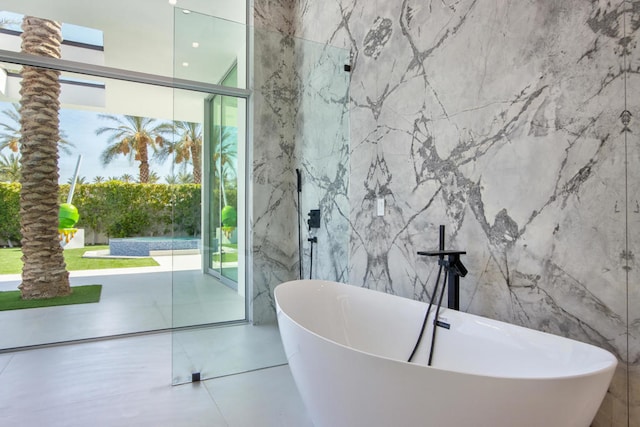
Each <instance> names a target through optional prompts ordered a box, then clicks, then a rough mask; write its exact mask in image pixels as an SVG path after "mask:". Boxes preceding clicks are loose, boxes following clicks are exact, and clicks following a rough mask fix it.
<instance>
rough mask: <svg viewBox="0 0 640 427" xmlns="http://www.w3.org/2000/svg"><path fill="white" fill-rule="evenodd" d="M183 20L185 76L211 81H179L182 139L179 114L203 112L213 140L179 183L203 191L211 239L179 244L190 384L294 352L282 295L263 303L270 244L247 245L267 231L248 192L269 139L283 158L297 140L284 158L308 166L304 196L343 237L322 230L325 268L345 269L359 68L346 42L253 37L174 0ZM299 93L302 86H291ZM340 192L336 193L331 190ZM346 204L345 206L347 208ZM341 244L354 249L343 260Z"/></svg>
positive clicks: (184, 356)
mask: <svg viewBox="0 0 640 427" xmlns="http://www.w3.org/2000/svg"><path fill="white" fill-rule="evenodd" d="M174 24H175V40H174V43H175V46H174V49H175V54H174V70H175V78H180V79H189V80H195V81H198V82H202V83H204V84H206V85H209V86H207V90H203V91H197V90H194V91H184V90H176V91H174V120H175V122H176V126H175V129H176V132H175V137H174V140H175V142H177V141H180V140H182V139H184V138H182V136H181V134H180V132H179V131H180V129H183V128H187V126H184V125H179V123H182V122H189V123H197V124H199V125H200V126H201V147H202V149H201V175H200V176H201V182H200V184H176V185H175V191H174V194H175V195H176V198H179V197H186V196H185V193H189V191H191V193H189V194H188V197H191V198H192V199H193V200H194V202H193V203H192V205H191V206H192V208H193V210H192V211H191V214H192V215H193V214H196V212H197V214H196V216H197V217H198V219H199V222H198V224H197V226H196V227H193V230H195V236H196V237H197V238H198V240H199V242H200V244H199V248H198V252H199V253H198V254H197V255H196V256H193V255H188V254H185V255H182V254H180V251H179V250H174V256H173V300H172V326H173V328H174V331H173V338H172V341H173V361H172V376H173V380H172V382H173V383H174V384H180V383H185V382H190V381H194V380H198V379H201V380H203V379H208V378H215V377H219V376H225V375H230V374H235V373H240V372H246V371H251V370H255V369H261V368H265V367H269V366H276V365H281V364H284V363H286V357H285V355H284V351H283V349H282V345H281V342H280V337H279V333H278V330H277V325H276V323H275V310H274V307H273V305H272V303H265V304H263V303H262V300H261V299H260V298H258V297H257V295H258V294H261V293H262V289H261V287H262V286H265V285H266V286H269V287H270V290H269V292H271V289H272V288H273V286H275V285H277V283H276V282H274V283H262V281H261V280H256V279H255V278H254V276H255V272H254V267H253V266H254V265H256V261H255V259H256V258H260V257H261V256H262V255H263V253H262V251H259V250H249V249H248V247H247V242H248V241H250V240H251V239H250V238H249V237H250V234H249V233H253V234H252V236H254V237H253V238H254V239H255V235H256V233H258V231H256V230H253V229H252V227H250V226H249V224H248V220H247V218H249V217H250V213H249V212H247V210H248V209H247V206H253V208H252V212H251V214H252V215H254V216H255V215H256V214H258V215H259V214H260V213H259V212H257V210H259V209H261V207H260V206H259V203H256V201H255V200H256V197H252V200H249V197H248V196H247V194H252V193H251V191H250V189H251V188H252V189H253V194H255V192H256V191H261V190H262V189H260V190H256V183H255V182H254V183H252V182H250V180H251V178H252V177H253V176H255V174H256V169H257V168H259V166H258V167H256V165H260V164H264V162H265V161H266V160H265V158H264V153H266V151H265V150H268V151H270V152H271V153H272V154H275V155H277V156H280V157H281V158H282V156H281V154H282V152H281V151H282V149H283V148H285V146H286V147H287V148H286V150H288V154H287V156H285V157H286V160H287V164H286V166H284V167H285V168H287V169H289V170H290V171H293V169H294V168H297V167H304V168H305V169H307V170H308V171H309V176H308V177H307V179H306V180H305V182H306V185H307V187H306V189H305V191H306V193H305V199H304V201H303V205H304V204H305V203H306V204H307V205H311V204H313V205H314V206H316V207H317V205H318V203H320V204H322V205H323V206H325V208H324V209H325V210H326V213H327V216H326V220H327V221H328V222H326V224H325V227H324V230H328V229H335V230H338V231H340V233H339V236H338V237H336V238H335V239H333V240H330V238H329V237H327V239H325V240H323V247H322V248H321V249H320V250H319V252H318V253H319V258H318V259H317V263H318V264H317V265H318V269H317V270H316V271H317V272H318V274H319V275H322V276H323V278H327V279H337V277H336V276H335V275H332V272H333V271H338V270H339V271H346V265H347V264H346V254H347V253H348V231H346V229H345V227H344V224H346V220H347V219H346V218H344V217H343V216H341V215H344V214H345V213H348V204H347V205H346V206H343V205H344V204H345V203H346V202H347V200H346V187H347V185H348V180H347V179H348V177H343V176H342V175H340V174H341V172H338V171H342V170H348V152H349V149H348V138H347V136H348V123H347V121H346V118H347V114H346V112H347V110H348V95H347V94H348V75H345V73H344V69H343V67H344V64H346V63H347V61H348V57H349V56H348V52H347V51H345V50H340V49H336V48H331V47H328V46H323V45H320V44H316V43H311V42H308V41H303V40H299V39H291V38H289V37H286V36H282V35H280V34H276V33H262V32H259V31H256V32H255V35H254V36H253V37H248V35H249V34H250V32H249V31H247V27H246V26H245V25H244V24H239V23H235V22H231V21H227V20H224V19H220V18H216V17H211V16H206V15H202V14H198V13H194V12H193V11H191V12H190V13H184V11H182V10H181V9H179V8H176V10H175V15H174ZM252 38H253V39H255V40H256V43H255V52H252V54H251V56H253V57H254V58H259V59H256V61H255V64H254V70H253V72H254V73H255V78H254V79H253V82H252V85H251V87H252V89H253V91H254V95H255V97H256V98H260V99H261V100H263V101H264V100H267V103H269V105H265V104H264V103H263V102H255V101H254V103H253V108H254V109H255V108H260V111H255V110H253V111H252V110H251V107H252V105H251V104H250V102H249V101H250V98H249V97H248V96H247V95H246V94H247V91H246V88H247V87H248V85H247V80H248V79H247V76H248V70H247V56H248V55H247V53H246V52H247V51H246V49H247V46H248V43H247V42H248V40H250V39H252ZM205 41H207V42H205ZM208 42H210V43H211V46H210V47H209V46H207V43H208ZM194 43H195V44H194ZM194 46H197V47H194ZM282 49H284V50H285V51H286V52H285V53H284V55H285V58H286V60H285V61H284V62H283V61H280V59H282V58H280V57H276V55H277V52H279V51H281V50H282ZM323 58H324V59H323ZM282 63H285V64H286V65H285V66H286V67H288V68H287V70H286V72H285V73H283V72H282V70H278V69H276V68H274V66H277V67H280V64H282ZM327 64H333V65H331V66H329V65H327ZM338 64H339V69H340V70H341V72H340V73H337V76H333V77H332V76H329V75H324V74H325V72H327V70H328V69H332V70H333V69H335V68H336V66H337V65H338ZM327 67H328V68H327ZM334 71H335V70H334ZM288 93H289V94H290V93H297V96H293V97H290V96H283V95H286V94H288ZM259 105H260V107H258V106H259ZM276 110H279V111H280V113H282V112H286V113H285V114H287V115H290V116H289V119H290V121H291V125H290V126H286V127H278V126H277V124H275V123H273V122H269V120H270V119H269V115H270V114H272V113H273V112H274V111H276ZM332 111H333V113H332ZM311 112H315V114H311ZM265 126H266V127H265ZM192 129H193V127H192ZM250 130H251V132H253V133H254V134H259V138H255V139H254V140H256V139H259V140H260V141H259V143H253V144H252V141H250V139H249V136H248V135H250V134H251V132H250ZM196 134H198V133H197V132H196ZM303 141H305V142H304V143H303ZM318 144H319V147H316V145H318ZM322 147H324V148H322ZM177 154H178V151H177V150H176V151H175V154H174V155H175V156H176V157H175V160H176V164H175V168H176V176H179V174H180V173H184V174H185V175H186V173H185V172H187V173H188V172H189V170H190V169H189V168H192V167H193V165H192V164H190V163H187V165H188V167H187V170H186V171H185V169H184V167H185V166H184V164H183V163H179V162H177V160H178V156H177ZM289 154H290V155H289ZM328 154H330V156H329V157H328ZM191 158H194V157H193V155H192V157H191ZM248 158H252V165H253V167H247V166H246V165H245V163H246V159H248ZM297 162H299V163H300V164H297ZM334 162H335V163H334ZM312 170H313V171H314V173H316V172H317V173H318V174H319V175H317V178H318V179H319V180H316V179H315V178H312V177H311V173H312V172H311V171H312ZM336 174H338V175H340V179H341V180H343V181H341V184H340V185H337V186H334V187H336V188H338V190H336V191H334V192H327V191H326V188H325V187H324V186H323V185H322V183H321V180H322V178H321V177H322V176H330V175H331V176H330V178H331V179H332V180H335V179H336V178H335V176H336ZM194 176H195V174H194ZM287 177H288V175H287V174H286V173H285V171H282V173H278V174H276V175H274V176H272V180H273V182H276V185H281V184H283V183H284V182H285V181H286V180H287V179H288V178H287ZM332 188H333V187H332ZM195 193H198V195H199V198H198V196H196V195H195ZM264 195H265V194H261V195H260V198H262V197H263V196H264ZM288 197H291V198H293V197H294V196H293V194H290V195H288ZM333 197H335V203H334V202H331V201H330V200H329V199H330V198H333ZM307 199H308V201H307ZM196 205H197V206H198V208H196ZM256 205H258V206H256ZM176 206H177V204H176ZM265 209H268V208H265ZM338 210H340V211H341V212H342V213H341V214H338ZM184 215H185V213H184V212H178V211H177V210H175V211H174V241H175V242H176V246H174V247H175V248H177V242H179V240H180V239H181V238H182V237H184V236H183V235H184V234H185V233H184V230H183V229H181V224H183V223H184V222H185V218H184ZM294 215H295V214H292V217H291V218H289V217H283V218H281V220H282V221H283V223H282V224H281V225H278V226H277V227H290V226H291V224H289V223H288V222H287V221H288V220H289V219H291V220H293V221H295V216H294ZM294 224H295V222H294ZM274 225H275V224H274ZM193 230H192V231H193ZM325 232H326V231H325ZM192 237H193V236H192ZM336 239H337V240H336ZM330 241H332V242H333V243H336V242H339V246H341V249H340V250H339V251H335V250H333V251H332V250H331V248H329V247H328V246H327V247H325V246H324V243H325V242H326V243H328V242H330ZM296 242H297V237H296V236H295V235H294V234H290V235H287V234H280V235H278V236H276V237H275V241H274V242H273V244H274V246H278V245H282V246H283V247H286V246H291V245H294V246H295V245H296V244H297V243H296ZM254 247H255V242H254ZM335 247H336V246H335V245H334V248H333V249H335ZM340 254H342V255H345V256H344V257H343V258H340V259H339V260H337V257H338V255H340ZM296 261H297V256H296V255H295V252H294V253H292V254H291V255H290V257H289V259H288V260H287V262H288V263H289V264H291V265H294V266H295V265H296ZM336 262H338V263H339V265H338V266H337V267H336V265H335V263H336ZM315 269H316V267H314V270H315ZM295 271H297V270H296V268H295V267H294V268H292V269H290V270H287V271H286V272H285V273H284V274H279V273H278V274H272V275H271V277H278V279H277V280H281V281H283V280H289V279H294V278H296V276H297V275H296V274H293V273H295ZM259 273H262V272H259ZM254 283H255V284H254ZM252 298H253V299H252ZM249 307H251V311H249V309H248V308H249ZM256 312H260V313H264V312H270V313H271V318H269V319H266V320H265V319H262V318H261V316H257V315H256V314H255V313H256ZM254 320H255V321H254Z"/></svg>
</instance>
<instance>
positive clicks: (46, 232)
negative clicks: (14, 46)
mask: <svg viewBox="0 0 640 427" xmlns="http://www.w3.org/2000/svg"><path fill="white" fill-rule="evenodd" d="M61 27H62V25H61V24H60V23H59V22H54V21H50V20H48V19H40V18H35V17H32V16H25V17H24V18H23V20H22V34H21V36H20V37H21V39H22V51H23V52H25V53H29V54H33V55H40V56H47V57H53V58H60V45H61V43H62V32H61ZM21 74H22V88H21V89H20V95H21V98H20V154H21V156H22V158H21V162H22V168H23V171H25V173H24V174H22V178H21V183H22V188H21V191H20V233H21V234H22V241H21V243H22V260H23V262H24V266H23V267H22V283H20V286H18V287H19V289H20V291H21V294H22V298H23V299H36V298H52V297H56V296H63V295H69V294H70V293H71V287H70V286H69V273H68V272H67V270H66V264H65V262H64V257H63V254H62V248H61V247H60V243H59V241H58V191H59V187H58V141H59V140H60V131H59V129H58V123H59V121H58V115H59V111H60V101H59V96H60V82H59V77H60V72H59V71H55V70H47V69H42V68H35V67H31V66H24V67H23V68H22V72H21Z"/></svg>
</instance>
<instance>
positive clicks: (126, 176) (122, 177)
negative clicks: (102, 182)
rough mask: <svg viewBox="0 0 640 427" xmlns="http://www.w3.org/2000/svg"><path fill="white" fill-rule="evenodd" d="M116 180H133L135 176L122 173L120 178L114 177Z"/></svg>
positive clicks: (128, 181)
mask: <svg viewBox="0 0 640 427" xmlns="http://www.w3.org/2000/svg"><path fill="white" fill-rule="evenodd" d="M116 180H118V181H122V182H126V183H130V182H135V178H134V177H133V175H131V174H128V173H125V174H123V175H122V176H121V177H120V178H116Z"/></svg>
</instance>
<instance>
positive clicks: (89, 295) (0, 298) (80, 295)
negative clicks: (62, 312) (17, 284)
mask: <svg viewBox="0 0 640 427" xmlns="http://www.w3.org/2000/svg"><path fill="white" fill-rule="evenodd" d="M71 289H72V290H73V292H72V293H71V295H68V296H66V297H55V298H48V299H30V300H23V299H22V298H21V297H20V291H5V292H0V311H6V310H22V309H25V308H40V307H53V306H57V305H70V304H88V303H93V302H98V301H100V293H101V292H102V285H84V286H72V287H71Z"/></svg>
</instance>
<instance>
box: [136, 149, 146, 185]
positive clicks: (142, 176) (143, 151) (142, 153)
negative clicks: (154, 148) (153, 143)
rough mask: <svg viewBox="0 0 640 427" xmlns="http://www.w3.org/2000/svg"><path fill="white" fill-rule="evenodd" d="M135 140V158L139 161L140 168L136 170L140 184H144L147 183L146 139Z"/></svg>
mask: <svg viewBox="0 0 640 427" xmlns="http://www.w3.org/2000/svg"><path fill="white" fill-rule="evenodd" d="M136 139H137V156H138V160H139V161H140V167H139V168H138V169H139V171H140V177H139V179H140V182H141V183H143V184H146V183H148V182H149V154H148V153H149V151H148V149H147V144H148V142H147V139H146V138H136Z"/></svg>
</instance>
